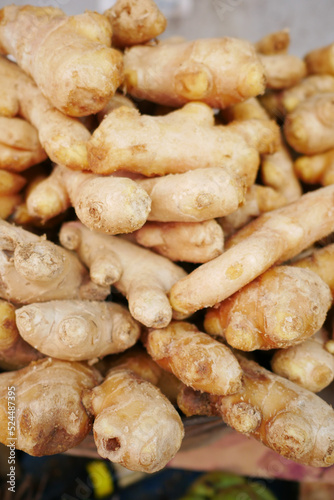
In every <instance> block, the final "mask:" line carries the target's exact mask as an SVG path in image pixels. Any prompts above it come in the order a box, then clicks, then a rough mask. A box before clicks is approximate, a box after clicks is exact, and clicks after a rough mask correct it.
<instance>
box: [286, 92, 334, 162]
mask: <svg viewBox="0 0 334 500" xmlns="http://www.w3.org/2000/svg"><path fill="white" fill-rule="evenodd" d="M284 133H285V137H286V140H287V141H288V143H289V144H290V146H291V147H293V148H294V149H295V150H296V151H298V152H299V153H303V154H307V155H313V154H318V153H324V152H325V151H327V150H328V149H333V148H334V93H330V92H328V93H325V92H324V93H322V94H316V95H314V96H312V97H309V98H308V99H305V100H304V101H302V102H301V103H300V104H299V105H298V106H297V108H295V110H294V111H292V112H291V113H289V114H288V115H287V116H286V119H285V122H284Z"/></svg>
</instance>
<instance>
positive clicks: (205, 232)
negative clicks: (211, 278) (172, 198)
mask: <svg viewBox="0 0 334 500" xmlns="http://www.w3.org/2000/svg"><path fill="white" fill-rule="evenodd" d="M133 236H134V238H135V240H136V241H137V243H139V245H141V246H143V247H146V248H151V249H152V250H154V251H155V252H157V253H159V254H160V255H163V256H164V257H167V258H168V259H170V260H173V261H184V262H193V263H203V262H207V261H209V260H211V259H214V258H215V257H217V256H218V255H220V254H221V253H223V250H224V233H223V230H222V228H221V227H220V225H219V224H218V223H217V222H216V221H215V220H208V221H204V222H146V224H145V225H144V226H143V227H142V228H141V229H139V230H138V231H136V232H135V233H133Z"/></svg>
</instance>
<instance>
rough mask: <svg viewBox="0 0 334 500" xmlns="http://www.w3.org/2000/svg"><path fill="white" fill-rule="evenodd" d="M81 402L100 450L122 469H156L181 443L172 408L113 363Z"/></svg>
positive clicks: (180, 427)
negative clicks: (92, 416) (88, 416)
mask: <svg viewBox="0 0 334 500" xmlns="http://www.w3.org/2000/svg"><path fill="white" fill-rule="evenodd" d="M83 403H84V405H85V407H86V409H87V411H88V412H89V413H91V414H92V415H94V417H95V420H94V426H93V432H94V440H95V444H96V446H97V451H98V453H99V455H100V456H101V457H103V458H108V459H109V460H110V461H112V462H114V463H120V464H121V465H123V466H124V467H126V468H127V469H130V470H136V471H142V472H150V473H151V472H156V471H158V470H160V469H162V468H163V467H165V465H166V464H167V463H168V462H169V461H170V460H171V459H172V458H173V456H174V455H175V454H176V452H177V451H178V450H179V448H180V446H181V442H182V438H183V436H184V430H183V425H182V422H181V419H180V417H179V415H178V413H177V411H176V410H175V409H174V407H173V406H172V404H171V403H170V402H169V401H168V399H167V398H166V397H165V396H163V394H161V392H160V391H159V389H158V388H157V387H155V386H154V385H153V384H151V383H150V382H148V381H146V380H145V379H143V378H141V377H140V376H139V375H137V374H136V373H135V372H133V371H132V370H130V369H127V368H126V367H124V368H123V367H122V366H120V367H119V368H118V367H115V368H112V369H111V370H110V371H109V373H108V375H107V377H106V379H105V380H104V382H103V383H102V384H101V385H100V386H98V387H95V388H94V389H93V390H91V391H87V392H86V394H85V396H84V398H83Z"/></svg>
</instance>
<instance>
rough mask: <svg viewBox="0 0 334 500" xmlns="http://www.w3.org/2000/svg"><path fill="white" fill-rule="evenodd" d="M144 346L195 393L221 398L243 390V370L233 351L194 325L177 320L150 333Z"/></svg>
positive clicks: (162, 365) (163, 366) (161, 364)
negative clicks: (223, 395) (200, 392)
mask: <svg viewBox="0 0 334 500" xmlns="http://www.w3.org/2000/svg"><path fill="white" fill-rule="evenodd" d="M144 345H145V347H146V349H147V352H148V353H149V355H150V356H151V357H152V358H153V359H154V361H155V362H156V363H158V365H159V366H161V368H163V369H164V370H167V371H170V372H172V373H173V374H174V375H175V376H176V377H177V378H178V379H179V380H181V381H182V382H183V383H184V384H185V385H187V386H189V387H192V388H193V389H195V390H198V391H204V392H209V393H210V394H221V395H222V394H233V393H234V392H237V391H238V390H239V389H240V387H241V375H242V374H241V369H240V366H239V363H238V362H237V360H236V358H235V356H234V355H233V354H232V352H231V351H230V349H229V348H228V347H226V346H225V345H224V344H221V343H220V342H217V341H216V340H214V339H212V338H210V337H209V335H206V334H205V333H202V332H200V331H199V330H198V329H197V328H196V326H195V325H191V324H190V323H186V322H181V321H177V322H173V323H171V324H170V325H169V326H167V328H164V329H159V330H149V332H148V333H147V335H146V336H145V337H144Z"/></svg>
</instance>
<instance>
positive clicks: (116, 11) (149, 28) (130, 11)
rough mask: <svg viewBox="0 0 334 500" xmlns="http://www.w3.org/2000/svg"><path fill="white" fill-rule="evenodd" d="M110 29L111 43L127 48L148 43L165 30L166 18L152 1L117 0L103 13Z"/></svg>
mask: <svg viewBox="0 0 334 500" xmlns="http://www.w3.org/2000/svg"><path fill="white" fill-rule="evenodd" d="M104 15H105V16H106V17H107V18H108V20H109V22H110V24H111V27H112V43H113V45H115V46H116V47H129V46H131V45H139V44H141V43H145V42H148V41H149V40H151V39H152V38H155V37H157V36H158V35H160V34H161V33H162V32H163V31H165V28H166V24H167V21H166V18H165V16H164V15H163V14H162V12H160V10H159V9H158V7H157V5H156V4H155V3H154V1H153V0H141V1H140V2H138V1H136V0H117V2H116V3H115V5H113V6H112V7H111V8H110V9H108V10H106V11H105V12H104Z"/></svg>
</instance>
